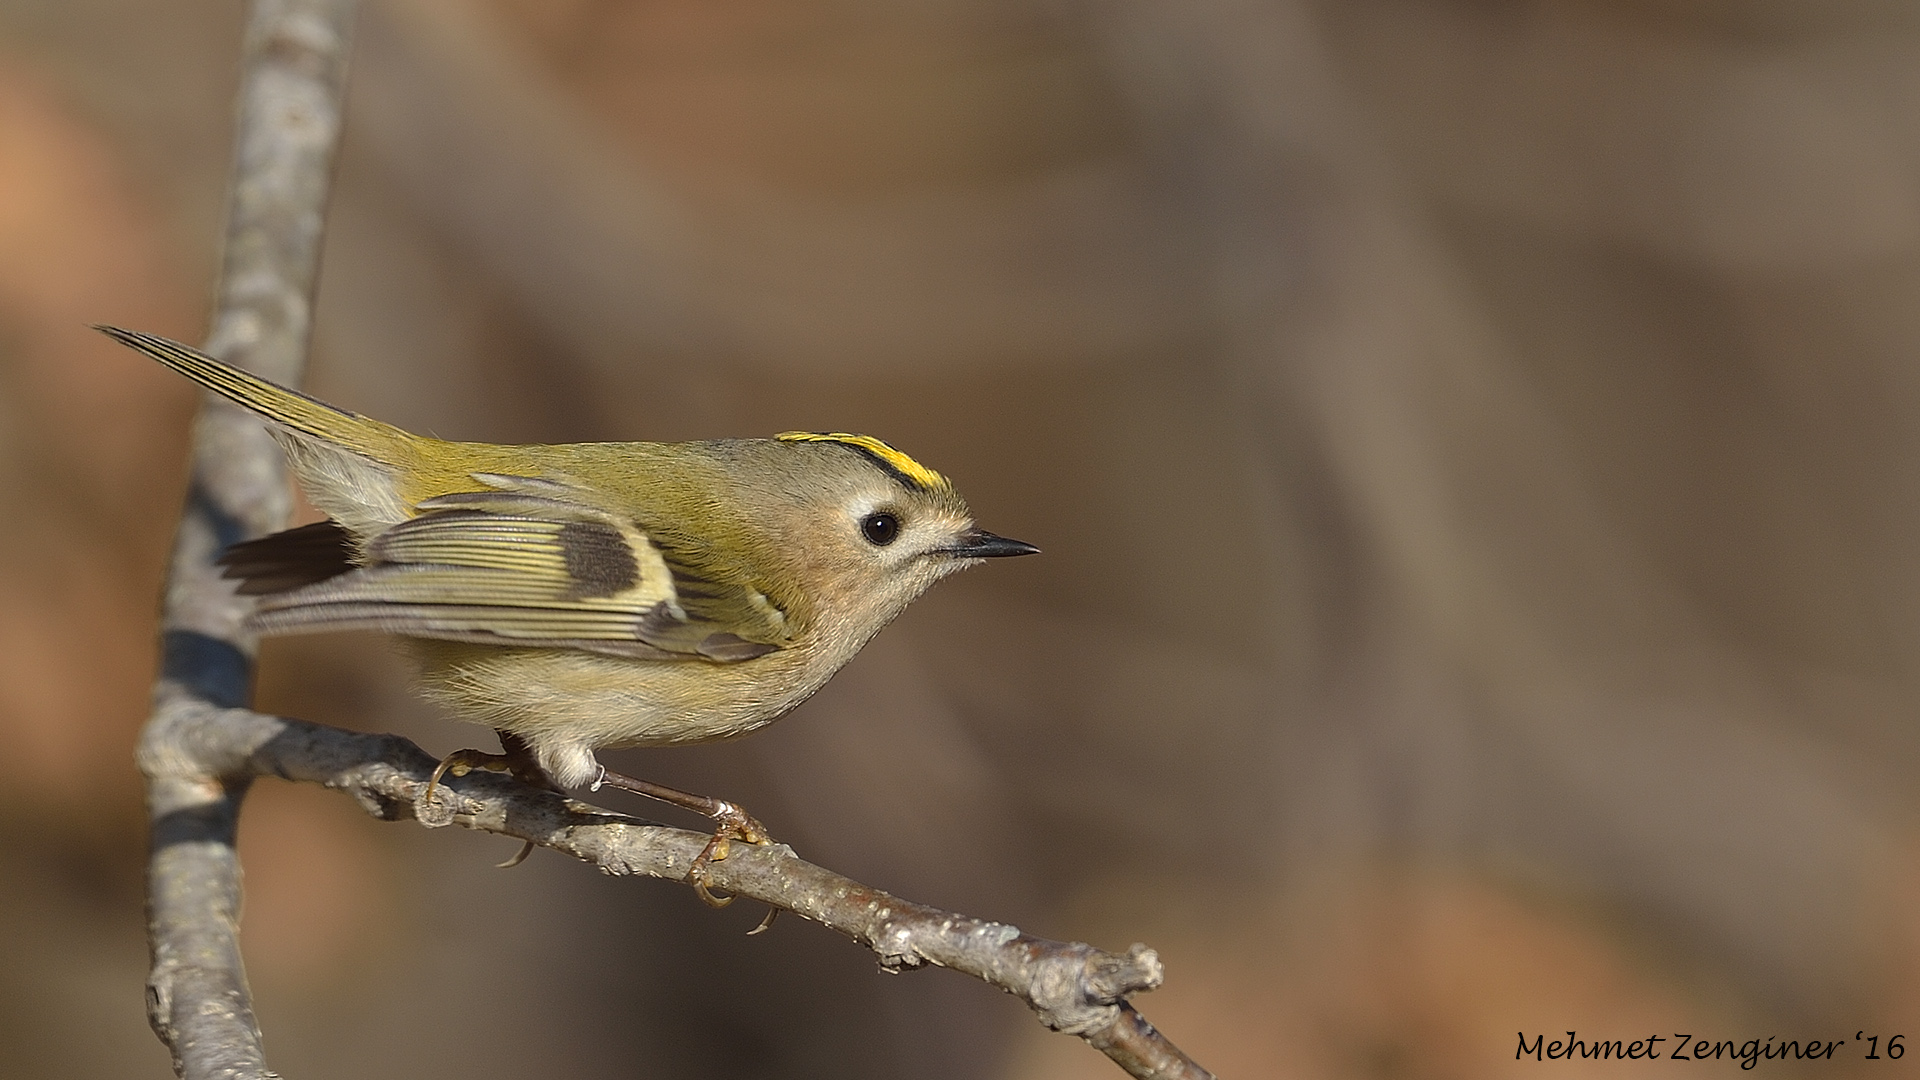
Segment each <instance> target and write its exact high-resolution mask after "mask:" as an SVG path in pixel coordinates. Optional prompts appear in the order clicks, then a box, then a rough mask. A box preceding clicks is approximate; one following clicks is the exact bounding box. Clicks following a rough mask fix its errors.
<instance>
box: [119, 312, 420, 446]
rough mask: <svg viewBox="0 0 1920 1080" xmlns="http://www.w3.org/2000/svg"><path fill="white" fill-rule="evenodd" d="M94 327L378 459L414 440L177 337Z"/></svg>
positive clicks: (228, 394)
mask: <svg viewBox="0 0 1920 1080" xmlns="http://www.w3.org/2000/svg"><path fill="white" fill-rule="evenodd" d="M94 329H95V330H98V331H100V332H101V333H103V334H105V335H107V336H108V337H110V338H113V339H114V340H115V341H118V342H120V343H121V344H123V345H127V346H129V347H131V348H134V349H138V350H139V351H141V352H143V353H146V354H147V355H148V356H151V357H153V358H154V359H155V360H158V361H160V362H161V363H162V364H165V365H167V366H168V367H170V368H172V369H173V370H175V371H177V372H179V373H180V374H182V375H185V376H186V377H187V378H189V379H192V380H193V381H194V382H197V383H199V384H200V385H201V386H204V387H206V388H207V389H209V390H211V391H213V392H214V393H216V394H219V395H220V396H222V397H224V398H227V399H228V400H231V401H233V402H235V403H237V404H240V405H243V406H245V407H247V408H249V409H252V410H253V411H254V412H257V413H259V414H260V415H261V416H264V417H266V418H267V419H269V420H271V421H273V422H274V423H276V424H280V425H282V426H284V427H288V428H291V429H293V430H294V431H298V432H300V433H301V434H304V435H310V436H312V437H314V438H316V439H320V440H323V441H325V442H329V443H332V444H333V445H335V446H338V447H341V448H343V449H346V450H351V451H353V452H354V453H356V454H360V455H363V456H365V457H369V458H372V459H373V460H375V461H380V462H385V463H388V464H392V463H394V461H395V455H396V454H397V453H398V452H399V451H400V449H401V447H402V446H403V445H404V444H405V442H406V441H407V439H408V438H409V436H408V435H407V433H406V432H404V431H401V430H400V429H399V428H396V427H393V426H392V425H390V424H383V423H381V422H380V421H378V420H371V419H368V418H367V417H364V416H359V415H356V414H354V413H350V412H347V411H346V410H345V409H336V408H334V407H333V406H331V405H328V404H327V403H326V402H324V401H319V400H317V399H315V398H310V397H308V396H307V395H305V394H302V393H300V392H299V391H298V390H289V389H287V388H286V387H284V386H281V385H279V384H278V383H273V382H269V381H268V380H266V379H263V378H261V377H260V376H258V375H255V374H253V373H251V372H248V371H243V370H241V369H240V368H237V367H234V366H233V365H232V364H229V363H226V362H225V361H221V360H216V359H214V358H213V357H211V356H208V355H207V354H206V353H203V352H200V351H199V350H198V349H191V348H188V347H187V346H185V345H182V344H180V343H179V342H177V341H169V340H168V339H166V338H163V337H156V336H154V335H152V334H142V333H139V332H138V331H134V330H122V329H120V328H119V327H117V326H95V327H94Z"/></svg>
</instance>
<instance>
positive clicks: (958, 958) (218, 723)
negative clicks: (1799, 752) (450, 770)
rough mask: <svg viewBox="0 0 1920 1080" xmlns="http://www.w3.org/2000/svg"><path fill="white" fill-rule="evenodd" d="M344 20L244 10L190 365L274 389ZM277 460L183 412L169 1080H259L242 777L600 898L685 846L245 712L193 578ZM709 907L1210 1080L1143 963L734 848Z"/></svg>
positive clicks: (688, 839) (294, 309) (332, 13)
mask: <svg viewBox="0 0 1920 1080" xmlns="http://www.w3.org/2000/svg"><path fill="white" fill-rule="evenodd" d="M353 6H354V5H353V2H352V0H256V2H255V4H254V6H253V13H252V16H251V19H250V22H249V26H248V30H247V42H246V49H245V64H244V69H243V84H242V88H241V108H240V122H239V135H238V150H237V153H236V155H235V166H234V179H233V193H232V206H231V209H230V218H229V222H228V230H227V240H226V251H225V262H224V266H223V269H222V275H221V284H220V290H219V302H218V306H217V309H216V311H215V315H214V323H213V332H212V334H211V336H210V338H209V340H208V344H207V348H208V351H210V352H212V353H214V354H215V355H218V356H221V357H223V358H225V359H227V360H230V361H233V362H236V363H240V364H242V365H243V366H246V367H249V368H251V369H253V370H255V371H258V372H261V373H262V374H265V375H268V376H269V377H271V378H273V379H275V380H277V381H280V382H283V383H286V384H288V385H297V383H298V381H299V373H300V368H301V366H302V364H303V361H304V358H305V353H306V342H307V337H308V332H309V328H310V325H311V318H310V302H311V301H310V298H311V296H312V290H313V282H314V277H315V272H316V269H317V267H318V262H319V245H320V235H321V226H322V223H323V221H324V210H325V202H326V189H327V183H328V179H329V177H330V175H331V167H332V157H333V152H334V149H335V147H336V145H337V143H338V137H339V131H340V121H341V113H340V109H341V102H342V99H343V95H344V89H345V74H346V54H347V45H348V40H349V31H350V27H351V21H352V15H353ZM288 501H289V497H288V488H287V483H286V476H285V473H284V468H283V465H282V462H281V458H280V453H279V450H278V448H277V447H276V446H274V444H273V443H272V441H271V439H270V438H269V437H268V436H267V435H266V433H265V431H264V429H263V427H262V425H261V424H260V423H259V421H258V420H257V419H256V418H254V417H253V416H252V415H250V414H248V413H245V412H243V411H241V410H239V409H237V408H235V407H233V406H231V405H227V404H226V403H224V402H220V401H212V400H210V401H209V402H208V403H207V404H206V405H205V406H203V408H202V410H201V414H200V418H199V421H198V423H197V425H196V428H195V433H194V448H193V479H192V486H191V489H190V494H189V496H188V500H187V507H186V510H185V511H184V513H183V515H182V518H181V522H180V528H179V533H178V535H177V537H176V539H175V547H174V556H173V563H172V566H171V568H170V571H169V577H168V582H167V593H166V601H165V606H164V611H163V618H162V628H163V656H162V665H161V677H160V679H159V681H158V682H157V683H156V685H155V688H154V711H153V714H152V716H151V718H150V719H149V720H148V722H147V725H146V727H145V728H144V729H143V730H142V732H141V738H140V747H139V752H138V757H139V763H140V767H141V771H142V772H143V773H144V775H145V776H146V778H147V784H148V812H149V815H150V819H151V826H152V850H151V855H150V862H149V867H148V933H149V940H150V942H151V947H152V950H153V967H152V970H151V973H150V975H149V979H148V984H147V988H148V1015H149V1018H150V1020H151V1021H152V1023H153V1027H154V1031H155V1032H156V1033H158V1034H159V1036H160V1038H161V1039H162V1040H163V1041H165V1042H166V1044H167V1045H168V1047H169V1048H170V1050H171V1051H172V1053H173V1059H174V1069H175V1071H176V1072H177V1073H179V1074H180V1075H181V1076H182V1077H184V1078H187V1080H203V1078H205V1080H211V1078H213V1077H222V1078H235V1080H253V1078H263V1077H271V1076H273V1075H274V1074H273V1073H271V1072H269V1071H268V1070H267V1067H266V1060H265V1056H264V1054H263V1052H262V1050H261V1045H260V1030H259V1026H258V1024H257V1022H256V1021H255V1019H254V1015H253V1006H252V1001H251V998H250V995H249V993H248V990H247V982H246V975H245V971H244V968H243V966H242V962H241V955H240V947H239V941H238V913H239V895H240V887H239V862H238V858H237V857H236V855H235V852H234V831H235V826H236V823H237V819H238V815H239V811H240V801H241V799H242V797H243V796H244V795H245V793H246V790H247V787H248V785H249V784H250V783H251V782H252V781H253V779H254V778H255V777H258V776H282V777H288V778H292V779H297V780H307V781H313V782H317V783H322V784H325V785H327V786H329V787H333V788H338V789H341V790H344V791H347V792H349V793H351V794H352V795H353V796H354V797H355V798H356V799H357V800H359V801H360V803H361V804H362V805H363V806H365V807H366V808H367V809H368V810H369V811H370V812H372V813H374V814H376V815H377V816H380V817H383V818H388V819H393V818H400V817H415V818H416V819H417V820H419V821H421V823H422V824H425V825H429V826H441V825H446V824H450V823H453V822H458V823H460V824H463V825H466V826H468V827H470V828H475V829H483V830H486V831H489V832H496V833H500V834H503V835H507V836H515V837H519V838H520V839H523V840H530V841H532V842H534V843H536V844H541V845H544V846H546V847H550V848H553V849H554V850H556V851H560V852H564V853H566V854H569V855H572V856H573V857H575V858H579V859H582V860H585V861H587V862H591V863H593V864H594V865H596V866H599V867H600V868H601V869H603V870H605V871H606V872H608V873H611V874H645V875H650V876H654V877H661V878H668V879H673V880H684V879H685V877H686V873H687V868H688V867H689V866H690V865H691V863H692V860H693V858H694V856H695V855H696V854H698V853H699V851H700V849H701V848H702V847H703V846H704V845H705V843H706V841H707V837H706V836H705V835H703V834H700V833H692V832H687V831H684V830H680V829H672V828H668V827H665V826H661V825H653V824H649V823H646V822H642V821H640V820H638V819H634V818H629V817H626V816H624V815H621V814H615V813H612V812H609V811H606V810H602V809H599V808H597V807H593V806H590V805H588V804H585V803H581V802H576V801H574V800H570V799H566V798H563V797H562V796H560V795H557V794H554V793H552V792H549V791H545V790H542V789H539V788H535V787H532V786H529V785H525V784H521V783H519V782H518V781H515V780H511V779H508V778H505V777H497V776H491V775H485V774H476V775H472V776H468V777H464V778H461V779H458V780H452V781H443V782H442V784H441V787H440V791H441V794H438V795H437V796H436V797H435V799H434V801H433V803H432V804H430V805H427V806H419V805H418V804H417V800H418V799H419V798H420V796H421V795H422V794H423V792H424V791H425V788H426V783H427V778H428V776H429V775H430V774H431V773H432V771H433V767H434V764H435V762H434V761H433V759H432V758H430V757H428V756H427V755H426V754H425V753H423V752H422V751H421V750H420V748H419V747H417V746H415V745H413V744H412V743H411V742H408V741H407V740H405V739H401V738H398V737H397V736H392V735H362V734H357V733H354V732H348V731H342V730H339V729H335V728H329V727H323V726H320V725H316V724H309V723H304V722H301V721H297V720H289V719H283V718H279V717H273V716H267V715H264V714H260V713H255V712H251V711H249V710H247V709H246V708H244V707H243V706H244V704H245V703H246V701H247V699H248V696H249V692H250V688H251V682H252V671H253V650H254V642H253V640H252V638H251V637H250V636H249V635H247V634H246V633H245V632H244V630H243V629H242V626H241V620H242V618H243V617H244V615H245V613H246V610H247V608H246V605H245V603H244V602H243V601H242V600H241V599H240V598H239V597H237V596H235V595H234V593H233V590H232V588H231V586H230V584H229V583H227V582H224V581H222V580H221V579H220V578H219V576H218V574H217V573H216V570H215V567H214V563H213V560H214V558H215V557H216V556H217V555H218V554H219V553H220V551H221V550H223V549H224V548H225V547H226V546H227V545H229V544H232V543H234V542H236V541H239V540H243V539H247V538H249V537H253V536H260V535H264V534H266V533H268V532H272V531H273V530H275V529H278V528H281V527H283V526H284V524H285V521H286V516H287V509H288ZM708 877H709V880H710V881H711V883H712V884H713V885H714V886H716V887H718V888H721V889H723V890H726V891H730V892H733V893H735V894H738V895H740V896H745V897H749V898H751V899H754V900H758V901H761V902H763V903H767V904H770V905H773V906H775V907H777V908H781V909H784V910H789V911H793V912H796V913H797V914H800V915H802V916H804V917H806V918H809V919H812V920H815V921H817V922H820V923H822V924H823V925H826V926H828V927H831V928H833V929H835V930H837V931H839V932H840V933H842V934H845V935H847V936H848V937H851V938H853V939H854V940H855V941H858V942H860V943H862V944H864V945H866V946H867V947H869V948H871V949H873V950H874V951H875V952H876V953H877V954H878V955H879V957H880V962H881V964H882V965H883V966H885V967H887V968H888V969H889V970H906V969H909V968H915V967H920V966H923V965H927V964H933V965H937V966H943V967H950V968H953V969H955V970H958V971H962V972H966V973H968V974H971V975H974V976H975V977H977V978H980V979H983V980H985V981H986V982H989V983H991V984H993V985H995V986H998V987H1000V988H1001V989H1003V990H1005V991H1007V992H1008V993H1011V994H1013V995H1014V996H1016V997H1018V998H1020V999H1021V1000H1022V1001H1024V1002H1026V1003H1027V1005H1028V1006H1029V1007H1030V1008H1032V1009H1033V1010H1034V1012H1035V1014H1036V1015H1037V1016H1038V1017H1039V1018H1040V1020H1041V1022H1042V1023H1044V1024H1046V1025H1047V1026H1048V1027H1051V1028H1053V1029H1055V1030H1057V1031H1062V1032H1067V1033H1070V1034H1073V1035H1077V1036H1079V1037H1080V1038H1082V1039H1085V1040H1086V1041H1087V1042H1089V1043H1090V1044H1092V1045H1094V1046H1095V1047H1097V1048H1099V1049H1100V1050H1101V1051H1103V1052H1104V1053H1106V1054H1107V1055H1108V1056H1109V1057H1111V1058H1112V1059H1113V1060H1114V1061H1116V1062H1118V1063H1120V1064H1121V1066H1122V1067H1124V1068H1125V1069H1126V1070H1127V1071H1128V1072H1129V1073H1131V1074H1132V1075H1134V1076H1137V1077H1154V1078H1164V1080H1176V1078H1177V1080H1203V1078H1206V1077H1208V1076H1209V1074H1208V1073H1207V1072H1206V1071H1205V1070H1204V1069H1202V1068H1200V1067H1199V1066H1198V1065H1196V1064H1194V1062H1193V1061H1192V1060H1190V1059H1189V1058H1187V1057H1186V1056H1185V1055H1184V1054H1182V1053H1181V1052H1180V1051H1179V1050H1178V1049H1177V1048H1175V1047H1174V1046H1173V1044H1172V1043H1170V1042H1168V1041H1167V1040H1166V1039H1165V1038H1164V1037H1162V1036H1160V1034H1159V1033H1158V1032H1156V1031H1154V1029H1153V1028H1152V1026H1151V1025H1149V1024H1147V1022H1146V1021H1145V1020H1144V1019H1143V1018H1142V1017H1141V1016H1140V1015H1139V1013H1137V1012H1135V1011H1134V1010H1133V1008H1132V1007H1131V1006H1130V1005H1129V1004H1128V1003H1127V1001H1126V998H1127V996H1128V995H1130V994H1134V993H1138V992H1140V991H1143V990H1150V989H1152V988H1153V987H1155V986H1158V985H1159V984H1160V979H1161V972H1160V962H1159V958H1158V957H1157V956H1155V955H1154V953H1153V951H1152V950H1150V949H1147V948H1146V947H1145V946H1140V945H1136V946H1134V947H1133V949H1132V950H1131V951H1130V952H1128V953H1127V954H1126V955H1118V954H1113V953H1106V952H1102V951H1100V950H1098V949H1094V948H1092V947H1091V946H1087V945H1080V944H1067V943H1061V942H1054V941H1047V940H1044V939H1041V938H1034V937H1029V936H1027V935H1025V934H1022V933H1021V932H1020V931H1019V930H1018V929H1016V928H1014V927H1011V926H1006V925H1003V924H1000V923H991V922H985V921H982V920H979V919H973V918H968V917H966V916H961V915H956V914H953V913H951V912H945V911H940V910H938V909H936V908H930V907H927V906H925V905H922V904H915V903H912V902H910V901H905V900H901V899H899V898H897V897H894V896H890V895H888V894H887V893H884V892H881V891H879V890H877V889H872V888H869V887H867V886H864V885H861V884H859V883H858V882H855V881H851V880H849V879H847V878H844V877H841V876H839V875H838V874H834V873H832V872H831V871H828V870H825V869H822V868H821V867H818V866H814V865H812V864H811V863H807V862H804V861H802V860H800V859H799V858H797V857H795V856H794V854H793V852H792V851H791V850H789V849H787V848H785V847H783V846H766V847H753V846H749V845H743V844H736V845H734V846H733V849H732V853H731V854H730V855H729V856H728V857H727V858H726V859H724V860H721V861H719V862H717V863H714V864H713V865H712V867H711V872H710V874H709V875H708Z"/></svg>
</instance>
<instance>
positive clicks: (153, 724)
mask: <svg viewBox="0 0 1920 1080" xmlns="http://www.w3.org/2000/svg"><path fill="white" fill-rule="evenodd" d="M353 11H354V4H353V0H256V2H255V3H254V4H253V6H252V12H251V15H250V17H249V19H248V24H247V29H246V40H245V44H244V46H243V55H242V66H241V86H240V97H239V110H238V116H237V118H236V132H235V151H234V166H233V180H232V191H231V194H230V199H231V203H230V205H229V207H228V218H227V235H226V242H225V250H224V252H223V265H222V267H221V275H220V285H219V290H218V293H217V301H216V306H215V310H214V316H213V331H212V333H211V334H210V335H209V337H208V340H207V350H208V351H209V352H212V353H214V354H215V355H217V356H222V357H225V358H226V359H228V360H231V361H233V362H235V363H238V364H241V365H242V366H245V367H248V368H251V369H253V370H255V371H258V372H260V373H262V374H264V375H267V376H268V377H270V378H273V379H275V380H278V381H280V382H284V383H287V384H289V385H297V384H298V382H299V377H300V369H301V367H302V365H303V363H304V361H305V357H306V348H307V338H308V335H309V332H310V329H311V326H312V317H311V297H312V295H313V283H314V278H315V275H316V273H317V270H318V268H319V262H320V258H319V256H320V236H321V227H322V224H323V222H324V220H325V211H326V196H327V186H328V180H329V179H330V178H331V176H332V171H333V168H332V165H333V153H334V148H335V147H336V146H337V145H338V144H339V136H340V125H341V102H342V100H343V98H344V91H345V87H346V57H347V47H348V41H349V38H350V33H351V29H352V21H353ZM192 468H193V473H192V480H191V481H190V487H189V489H188V496H187V506H186V509H185V510H184V512H183V513H182V515H181V519H180V526H179V530H178V532H177V533H176V534H175V536H174V548H173V561H172V564H171V565H170V567H169V568H168V574H167V587H166V595H165V599H164V601H163V606H162V611H161V661H160V680H159V682H158V683H157V685H156V686H155V688H154V712H153V715H152V717H151V718H150V719H149V720H148V722H147V725H146V727H145V728H144V729H143V730H142V731H141V736H140V746H139V750H138V753H137V757H138V760H139V764H140V770H141V772H142V773H143V774H144V775H145V776H146V778H147V813H148V816H149V820H150V823H151V830H152V836H151V849H150V853H149V857H148V863H147V939H148V943H149V947H150V948H151V950H152V967H151V968H150V970H149V973H148V977H147V1018H148V1020H149V1022H151V1023H152V1024H153V1030H154V1032H155V1033H156V1034H158V1035H159V1036H160V1038H161V1040H162V1041H164V1042H165V1043H166V1044H167V1046H168V1048H169V1049H170V1050H171V1051H172V1053H173V1067H174V1071H175V1072H177V1073H179V1074H180V1075H181V1076H183V1077H194V1078H199V1077H214V1076H221V1077H233V1078H236V1080H245V1078H253V1077H263V1076H269V1075H271V1074H270V1073H269V1072H268V1071H267V1067H266V1060H265V1057H264V1055H263V1054H262V1051H261V1048H260V1028H259V1025H258V1024H257V1023H256V1022H255V1020H254V1017H253V1005H252V1000H251V995H250V994H249V993H248V991H247V980H246V973H245V970H244V968H243V967H242V965H241V959H240V944H239V939H238V931H239V922H238V920H239V902H240V878H239V873H240V864H239V859H238V857H237V856H236V855H235V853H234V846H233V842H234V828H235V825H236V823H237V820H238V815H239V812H240V799H241V797H242V796H243V795H244V794H245V792H246V786H247V778H246V777H245V775H244V774H238V773H234V772H232V771H231V770H225V769H221V768H219V767H218V758H217V755H214V754H210V753H209V752H210V751H215V750H217V747H218V743H219V739H217V738H207V737H200V738H193V737H189V736H191V735H193V734H195V733H193V732H192V731H191V730H190V729H189V728H185V727H183V726H182V725H181V723H179V719H180V714H181V712H182V711H183V709H190V708H194V707H198V708H201V709H211V708H217V707H219V706H237V705H241V704H243V703H245V701H246V700H247V698H248V696H249V692H250V689H251V683H252V676H253V651H254V642H253V641H252V639H251V638H250V637H249V636H248V635H247V634H246V633H245V632H243V631H242V630H241V626H240V622H241V619H242V618H243V617H244V616H245V614H246V611H247V607H246V605H245V603H244V602H243V601H242V600H241V599H240V598H239V597H237V596H235V595H234V592H233V589H232V587H231V585H230V584H229V583H227V582H224V581H222V580H221V579H220V577H219V575H218V572H217V570H216V568H215V566H214V562H213V560H214V558H215V557H217V556H218V555H219V553H220V552H221V551H222V550H223V549H224V548H226V546H227V545H229V544H232V543H234V542H236V541H239V540H244V539H248V538H250V537H254V536H262V535H265V534H267V533H269V532H272V531H274V530H276V529H279V528H282V527H284V526H285V524H286V518H287V510H288V506H289V492H288V488H287V481H286V475H285V469H284V465H283V464H282V462H281V458H280V451H279V448H278V447H276V446H274V444H273V441H272V439H271V438H270V437H269V436H268V435H267V433H266V430H265V429H264V428H263V427H262V425H261V424H260V422H259V420H258V419H257V418H256V417H253V416H251V415H249V414H247V413H246V412H244V411H242V410H241V409H239V408H237V407H236V406H233V405H229V404H227V403H225V402H219V401H214V400H212V399H209V401H208V402H207V404H205V405H204V406H202V408H201V410H200V417H199V419H198V421H197V422H196V424H195V428H194V439H193V465H192ZM200 734H201V735H202V736H205V735H207V734H211V733H200Z"/></svg>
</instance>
